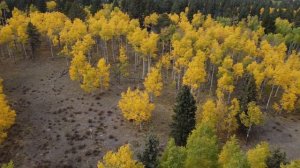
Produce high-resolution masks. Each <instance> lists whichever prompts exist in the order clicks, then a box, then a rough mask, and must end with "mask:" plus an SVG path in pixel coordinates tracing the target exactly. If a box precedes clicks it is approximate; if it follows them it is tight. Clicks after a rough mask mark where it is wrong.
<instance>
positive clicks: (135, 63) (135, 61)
mask: <svg viewBox="0 0 300 168" xmlns="http://www.w3.org/2000/svg"><path fill="white" fill-rule="evenodd" d="M136 69H137V55H136V52H135V51H134V71H136Z"/></svg>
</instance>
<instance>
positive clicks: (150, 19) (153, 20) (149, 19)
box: [144, 13, 159, 27]
mask: <svg viewBox="0 0 300 168" xmlns="http://www.w3.org/2000/svg"><path fill="white" fill-rule="evenodd" d="M158 18H159V16H158V14H157V13H152V14H150V15H149V16H146V17H145V19H144V25H145V26H146V27H149V26H150V25H157V22H158Z"/></svg>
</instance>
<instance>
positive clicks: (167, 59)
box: [161, 53, 172, 69]
mask: <svg viewBox="0 0 300 168" xmlns="http://www.w3.org/2000/svg"><path fill="white" fill-rule="evenodd" d="M171 59H172V56H171V54H170V53H166V54H164V55H163V56H162V57H161V63H162V66H163V67H164V68H166V69H170V68H171Z"/></svg>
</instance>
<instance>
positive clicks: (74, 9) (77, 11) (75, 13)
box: [68, 2, 86, 20]
mask: <svg viewBox="0 0 300 168" xmlns="http://www.w3.org/2000/svg"><path fill="white" fill-rule="evenodd" d="M68 16H69V18H70V19H72V20H74V19H75V18H79V19H81V20H84V19H85V17H86V13H85V11H84V10H83V8H82V7H81V6H80V5H79V4H78V3H77V2H73V3H72V5H71V7H70V9H69V10H68Z"/></svg>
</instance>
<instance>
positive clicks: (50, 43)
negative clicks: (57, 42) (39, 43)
mask: <svg viewBox="0 0 300 168" xmlns="http://www.w3.org/2000/svg"><path fill="white" fill-rule="evenodd" d="M49 45H50V51H51V56H52V58H53V57H54V54H53V47H52V42H51V40H50V38H49Z"/></svg>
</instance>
